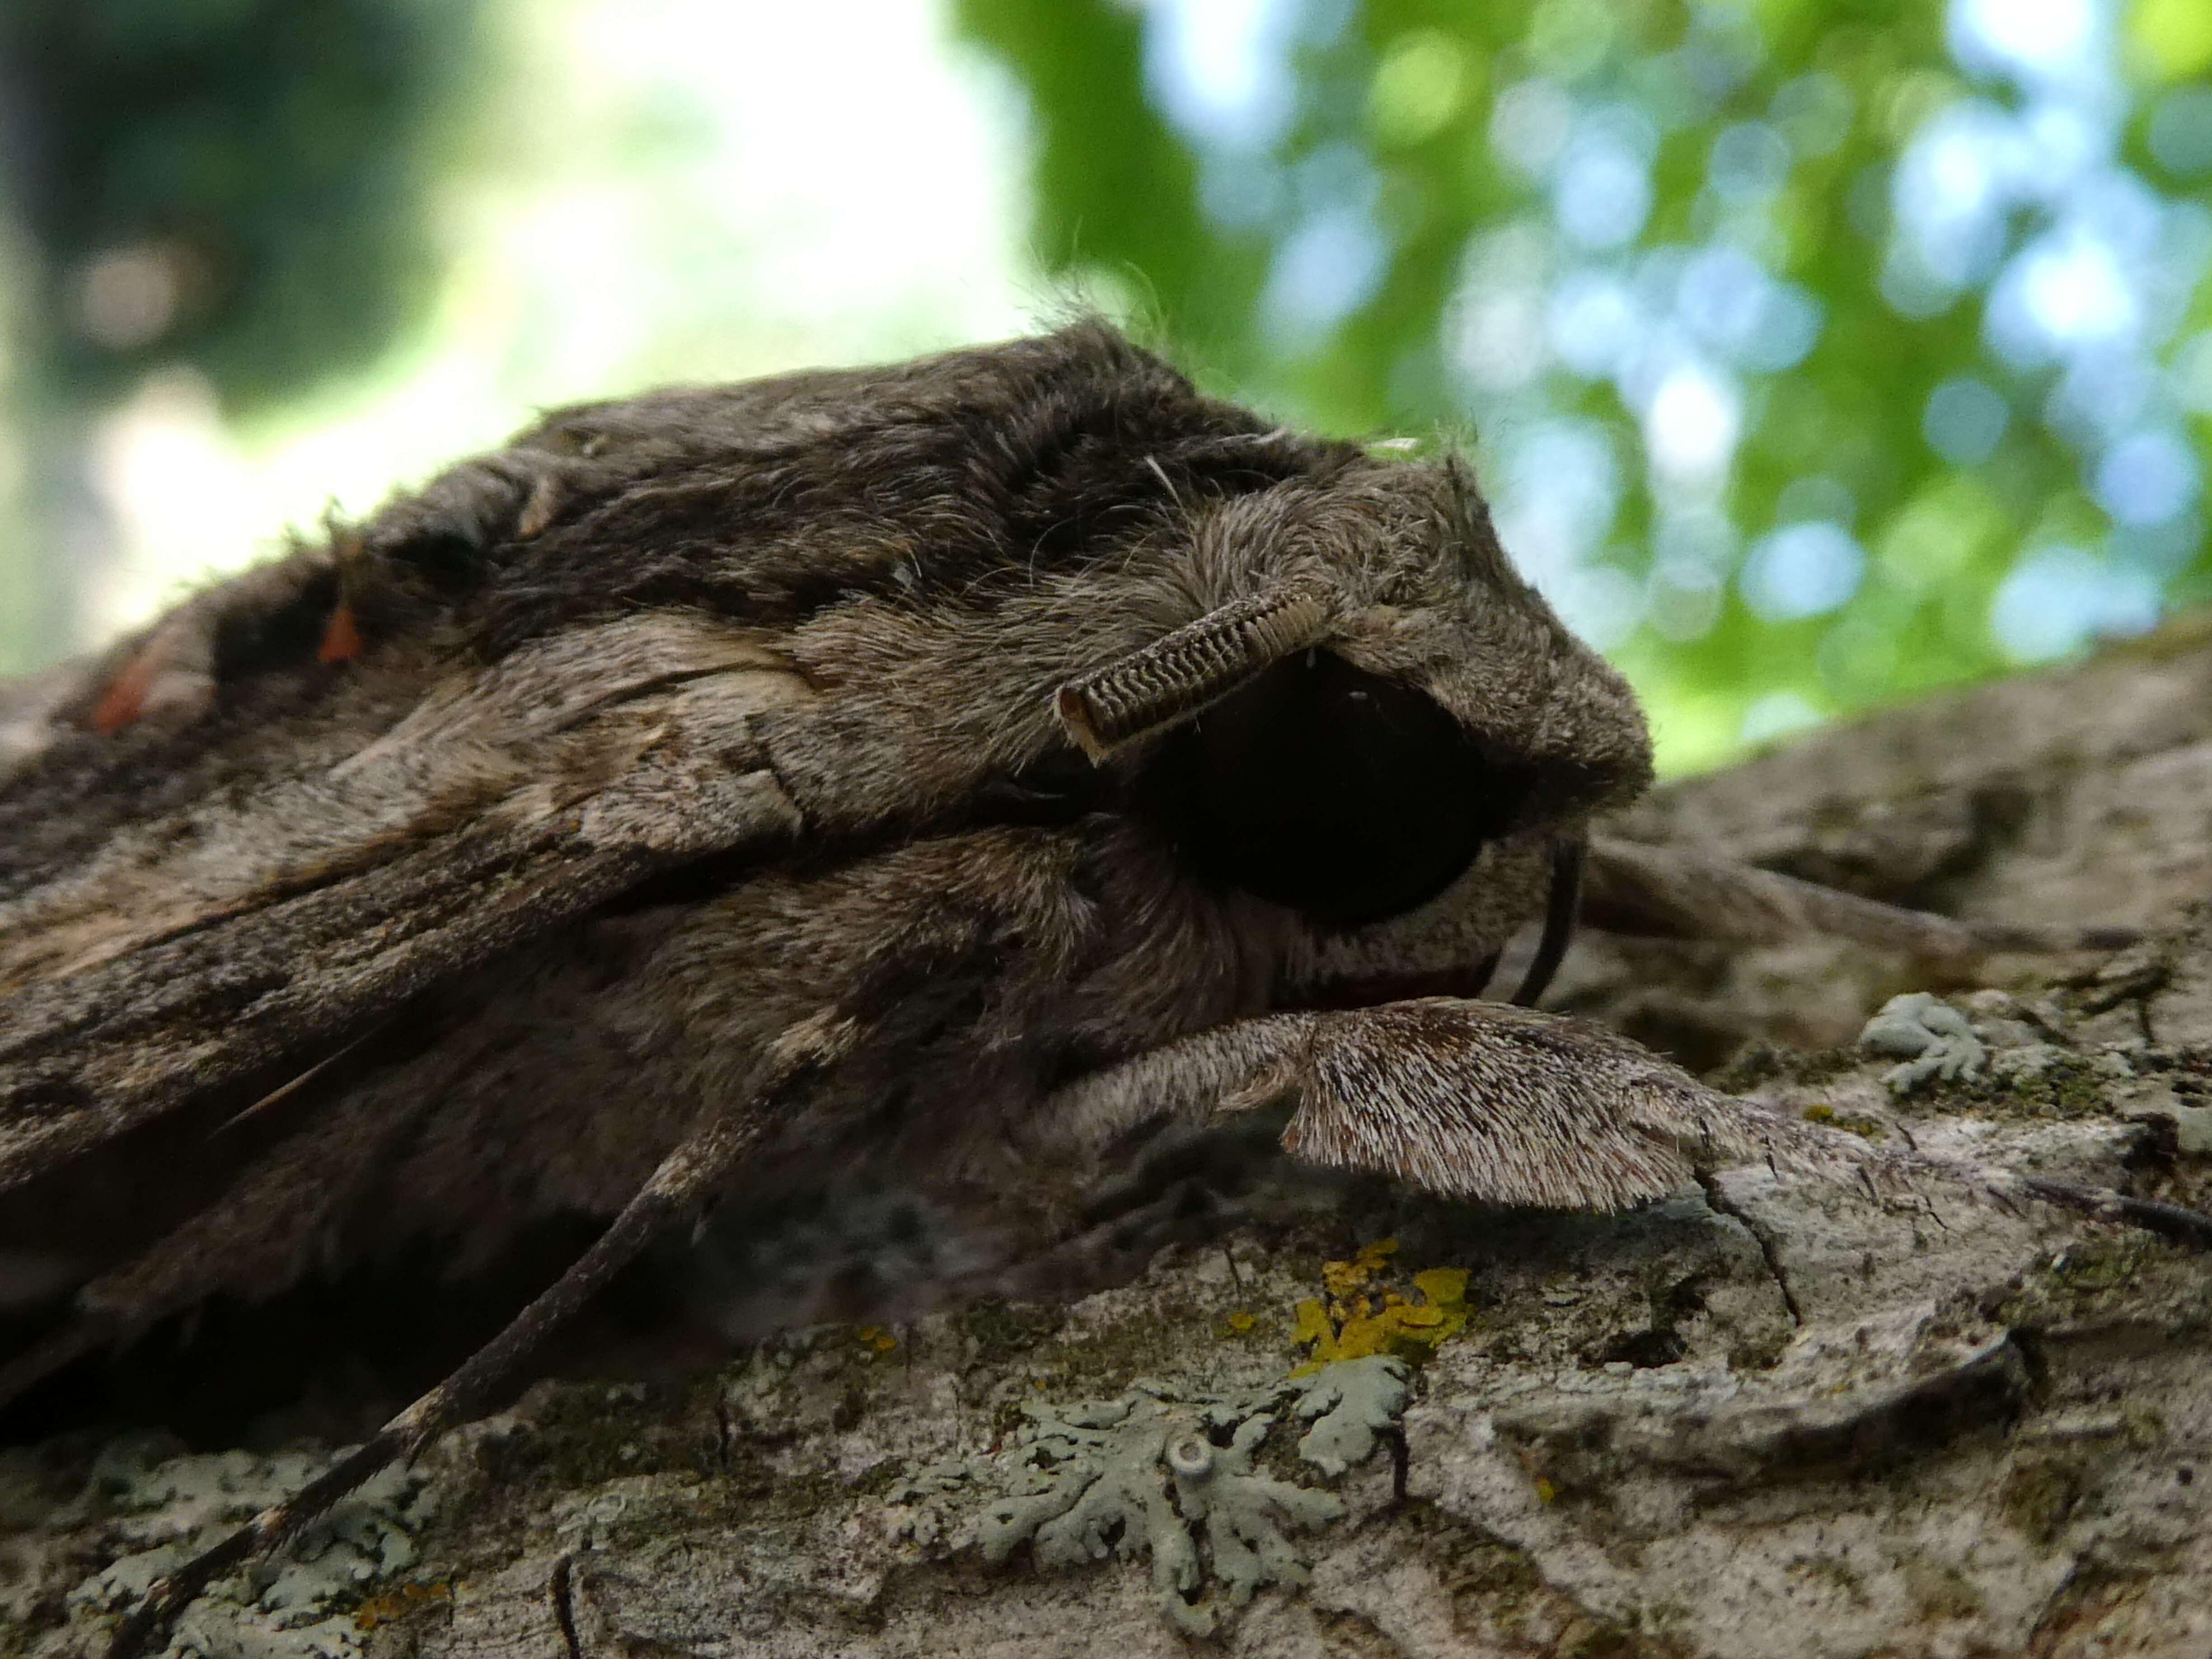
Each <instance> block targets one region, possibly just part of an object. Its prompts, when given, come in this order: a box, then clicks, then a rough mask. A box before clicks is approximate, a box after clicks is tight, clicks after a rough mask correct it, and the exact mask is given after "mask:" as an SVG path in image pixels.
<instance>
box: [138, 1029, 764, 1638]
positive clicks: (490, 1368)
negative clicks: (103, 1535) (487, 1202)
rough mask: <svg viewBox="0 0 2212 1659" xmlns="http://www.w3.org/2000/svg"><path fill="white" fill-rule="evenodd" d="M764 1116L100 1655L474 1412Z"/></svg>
mask: <svg viewBox="0 0 2212 1659" xmlns="http://www.w3.org/2000/svg"><path fill="white" fill-rule="evenodd" d="M797 1058H800V1059H801V1060H804V1059H805V1056H803V1055H802V1056H797ZM767 1122H768V1115H767V1114H766V1113H765V1112H764V1111H763V1110H761V1109H758V1108H757V1107H753V1108H750V1109H740V1110H737V1111H729V1110H721V1109H718V1110H716V1111H715V1112H714V1113H713V1114H712V1115H710V1116H709V1118H708V1121H706V1123H705V1124H704V1125H703V1126H702V1127H700V1128H699V1129H697V1130H696V1131H694V1132H693V1133H692V1134H691V1135H690V1137H689V1138H687V1139H685V1140H684V1143H683V1144H682V1145H681V1146H678V1147H677V1149H676V1150H675V1151H674V1152H671V1153H670V1154H669V1155H668V1156H667V1157H666V1158H663V1159H662V1160H661V1163H660V1165H659V1168H658V1169H656V1170H654V1171H653V1176H652V1178H651V1179H650V1180H648V1181H647V1182H646V1184H645V1185H644V1187H642V1188H640V1189H639V1191H638V1193H637V1194H636V1196H635V1197H634V1198H632V1199H631V1200H629V1203H628V1204H626V1205H625V1206H623V1210H622V1212H621V1213H620V1214H619V1215H617V1217H616V1218H614V1220H613V1221H612V1222H611V1223H609V1224H608V1226H607V1229H606V1231H605V1232H603V1233H601V1234H600V1235H599V1237H598V1239H597V1240H596V1241H594V1242H593V1243H592V1246H591V1248H590V1249H587V1250H586V1251H585V1252H584V1254H583V1255H581V1256H580V1257H578V1258H577V1260H576V1261H574V1263H572V1264H571V1265H570V1266H569V1267H568V1271H567V1272H565V1273H562V1275H561V1277H560V1278H559V1279H556V1280H554V1282H553V1283H552V1284H551V1285H550V1286H548V1287H547V1288H546V1289H545V1290H544V1291H541V1292H540V1293H539V1294H538V1297H537V1298H536V1299H535V1300H534V1301H532V1303H531V1304H530V1305H529V1306H528V1307H526V1308H525V1309H524V1310H522V1311H521V1312H520V1314H517V1315H516V1316H514V1318H513V1319H512V1320H510V1321H509V1322H507V1326H506V1328H504V1329H502V1330H501V1332H500V1333H499V1334H498V1335H496V1336H495V1337H493V1338H492V1339H491V1340H490V1341H489V1342H487V1343H485V1344H484V1345H483V1347H481V1348H479V1349H477V1351H476V1352H475V1353H473V1354H471V1356H470V1357H469V1358H467V1359H465V1360H464V1361H463V1362H462V1363H461V1364H460V1366H459V1368H458V1369H457V1370H454V1371H453V1374H452V1375H451V1376H448V1377H447V1378H446V1380H445V1381H444V1382H442V1383H439V1384H438V1385H437V1386H436V1387H435V1388H434V1389H431V1390H430V1391H429V1392H428V1393H427V1394H425V1395H422V1397H421V1398H420V1399H418V1400H417V1401H415V1403H414V1404H413V1405H411V1406H410V1407H407V1409H406V1410H404V1411H403V1412H401V1413H399V1414H398V1416H397V1417H395V1418H393V1419H392V1420H391V1421H390V1422H388V1423H386V1425H384V1426H383V1427H382V1428H381V1429H380V1430H378V1431H376V1433H375V1434H374V1435H372V1436H371V1437H369V1438H368V1440H367V1441H365V1442H363V1443H362V1444H361V1445H359V1446H357V1447H356V1448H355V1449H353V1450H352V1451H351V1452H349V1453H348V1454H347V1455H345V1456H344V1457H343V1458H341V1459H340V1460H339V1461H338V1462H337V1463H336V1464H334V1465H333V1466H331V1468H329V1469H327V1470H325V1472H324V1473H323V1474H320V1475H319V1476H317V1477H316V1478H315V1479H314V1480H311V1481H309V1482H308V1483H307V1485H306V1486H303V1487H301V1489H300V1490H299V1491H298V1492H295V1493H294V1494H293V1495H292V1496H291V1497H289V1498H286V1499H284V1500H283V1502H282V1503H278V1504H271V1505H270V1507H269V1508H267V1509H265V1510H262V1511H261V1513H260V1514H258V1515H257V1516H254V1517H253V1519H252V1520H251V1521H249V1522H246V1525H244V1526H243V1527H240V1528H239V1529H238V1530H237V1531H236V1532H234V1533H232V1534H230V1536H229V1537H228V1538H226V1539H224V1540H223V1541H222V1542H221V1543H219V1544H217V1545H216V1546H215V1547H213V1548H211V1549H208V1550H205V1551H204V1552H202V1553H200V1554H199V1555H197V1556H196V1557H195V1558H194V1559H192V1560H191V1561H189V1562H187V1563H186V1564H185V1565H184V1566H182V1567H180V1568H179V1569H178V1570H177V1571H175V1572H173V1573H171V1574H169V1575H168V1576H167V1577H165V1578H162V1579H161V1580H160V1581H159V1582H158V1583H155V1585H154V1586H153V1588H152V1589H149V1590H148V1591H147V1592H146V1595H145V1598H144V1599H143V1601H141V1602H140V1603H139V1604H138V1606H137V1607H136V1608H135V1609H133V1611H132V1612H131V1616H130V1617H129V1618H128V1619H126V1620H125V1621H124V1622H123V1625H122V1626H121V1628H120V1629H118V1631H117V1632H116V1633H115V1639H114V1641H113V1643H112V1644H111V1645H110V1647H109V1649H108V1659H136V1656H137V1654H139V1653H140V1652H142V1651H143V1650H144V1649H145V1648H146V1647H147V1646H149V1644H151V1643H152V1642H154V1641H155V1640H156V1639H158V1638H160V1637H161V1636H162V1635H165V1634H166V1633H167V1631H168V1629H169V1627H170V1626H171V1625H172V1624H173V1623H174V1622H175V1620H176V1618H177V1616H178V1614H179V1613H182V1612H183V1611H184V1609H185V1607H187V1606H189V1605H190V1604H191V1601H192V1600H193V1598H195V1597H196V1596H197V1595H199V1594H200V1593H201V1592H202V1591H203V1590H204V1589H206V1588H207V1587H208V1585H209V1584H210V1583H213V1582H214V1581H215V1580H216V1578H218V1577H221V1576H222V1574H224V1573H226V1572H228V1571H230V1570H231V1569H232V1568H233V1567H234V1566H236V1565H239V1564H240V1562H242V1561H245V1560H246V1559H250V1558H251V1557H252V1556H254V1555H257V1554H259V1553H262V1552H263V1551H264V1550H269V1549H273V1548H276V1547H279V1546H281V1545H283V1544H284V1543H286V1542H288V1541H290V1540H291V1539H293V1538H294V1537H296V1536H297V1535H298V1534H300V1533H301V1531H302V1530H303V1529H304V1528H307V1527H309V1526H312V1525H313V1523H314V1522H316V1521H317V1520H319V1519H320V1518H321V1517H322V1516H324V1515H325V1514H326V1513H327V1512H328V1511H329V1510H330V1509H331V1506H332V1505H333V1504H337V1502H339V1500H341V1499H342V1498H344V1497H345V1495H346V1494H347V1493H348V1492H351V1491H353V1490H354V1488H355V1487H356V1486H360V1485H361V1483H362V1481H364V1480H368V1478H369V1477H370V1476H371V1475H373V1474H375V1473H376V1472H377V1471H378V1470H380V1469H381V1468H385V1467H386V1465H387V1464H390V1463H392V1462H398V1461H400V1460H403V1459H406V1458H411V1457H413V1456H414V1455H416V1453H417V1452H419V1451H420V1450H421V1449H422V1448H423V1447H424V1446H425V1445H426V1444H428V1443H429V1442H430V1441H431V1440H432V1439H433V1438H434V1437H436V1436H437V1434H438V1433H439V1432H440V1431H442V1430H443V1429H445V1428H446V1427H447V1426H448V1425H451V1424H453V1423H454V1422H455V1421H457V1420H459V1419H461V1418H464V1417H466V1416H468V1415H470V1414H471V1413H474V1412H476V1411H477V1410H480V1409H481V1408H482V1407H483V1404H484V1403H485V1401H487V1399H489V1397H490V1396H491V1395H493V1394H494V1393H495V1391H496V1390H497V1389H499V1388H500V1387H501V1385H502V1384H504V1383H507V1381H509V1380H510V1379H511V1378H512V1377H513V1375H514V1373H515V1371H516V1370H518V1369H519V1368H520V1365H521V1364H522V1363H523V1362H524V1361H525V1360H526V1359H527V1358H529V1356H530V1355H531V1353H532V1352H534V1351H535V1350H536V1348H537V1347H538V1344H539V1343H540V1342H542V1341H544V1339H545V1338H546V1336H547V1335H549V1334H550V1333H551V1332H552V1331H553V1330H554V1329H556V1328H557V1327H559V1326H560V1325H562V1323H564V1322H566V1321H567V1320H568V1319H569V1318H570V1317H571V1316H574V1314H575V1312H576V1311H577V1310H578V1309H580V1307H582V1306H583V1304H585V1303H586V1301H588V1300H589V1299H590V1298H591V1297H592V1296H594V1295H595V1294H597V1293H598V1292H599V1291H600V1290H601V1289H603V1288H604V1287H605V1285H606V1284H607V1281H608V1280H610V1279H612V1278H613V1277H614V1276H615V1274H617V1273H619V1272H621V1271H622V1269H623V1268H624V1267H628V1266H629V1264H630V1263H631V1262H632V1261H635V1260H636V1259H637V1258H638V1256H639V1255H641V1254H642V1253H643V1252H644V1251H645V1249H646V1248H647V1246H648V1245H650V1244H651V1243H653V1241H654V1240H655V1239H657V1238H659V1237H661V1235H662V1234H664V1233H665V1232H667V1231H669V1230H670V1229H671V1227H672V1226H674V1225H676V1224H677V1223H678V1222H679V1221H680V1220H681V1219H682V1218H683V1216H684V1212H686V1211H687V1210H688V1209H689V1208H690V1206H691V1205H692V1204H693V1203H694V1202H695V1201H696V1200H698V1199H699V1198H700V1197H702V1195H704V1194H706V1193H707V1192H708V1191H709V1190H711V1189H712V1188H714V1186H715V1185H716V1184H717V1183H719V1182H721V1181H722V1180H723V1179H724V1177H726V1176H727V1175H728V1174H729V1172H730V1171H731V1170H732V1168H733V1167H735V1165H736V1164H738V1161H739V1160H740V1159H741V1158H743V1157H744V1154H745V1152H747V1151H748V1150H749V1149H750V1147H751V1146H753V1145H754V1144H755V1143H756V1142H757V1140H758V1139H760V1137H761V1134H762V1133H763V1129H764V1128H765V1127H766V1125H767Z"/></svg>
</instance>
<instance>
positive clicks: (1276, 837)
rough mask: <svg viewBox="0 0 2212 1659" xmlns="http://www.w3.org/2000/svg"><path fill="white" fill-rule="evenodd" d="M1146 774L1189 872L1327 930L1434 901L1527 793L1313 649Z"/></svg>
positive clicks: (1185, 733)
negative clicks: (1192, 870)
mask: <svg viewBox="0 0 2212 1659" xmlns="http://www.w3.org/2000/svg"><path fill="white" fill-rule="evenodd" d="M1155 767H1156V770H1155V773H1154V775H1153V777H1152V780H1151V781H1152V786H1153V791H1154V793H1153V799H1154V801H1155V802H1156V803H1157V808H1158V811H1160V812H1161V814H1162V816H1163V817H1164V818H1165V820H1166V823H1167V828H1168V831H1169V833H1170V835H1171V836H1173V837H1174V839H1175V842H1176V846H1177V848H1179V849H1180V850H1181V852H1182V854H1183V856H1184V857H1186V858H1188V860H1190V861H1191V862H1192V863H1193V864H1194V866H1196V868H1197V870H1198V872H1199V873H1200V875H1202V876H1203V877H1205V878H1206V879H1207V880H1209V881H1212V882H1214V883H1216V884H1219V885H1223V886H1229V887H1237V888H1241V889H1243V890H1244V891H1246V892H1248V893H1253V894H1256V895H1257V896H1260V897H1261V898H1264V899H1268V900H1272V901H1273V902H1275V903H1278V904H1283V905H1288V906H1290V907H1291V908H1293V909H1297V910H1299V911H1302V912H1304V914H1305V915H1309V916H1310V917H1312V918H1313V919H1314V920H1316V921H1322V922H1327V923H1329V924H1332V925H1335V926H1352V925H1356V924H1358V923H1360V922H1367V921H1380V920H1382V919H1383V918H1384V917H1386V916H1393V915H1398V914H1399V913H1400V912H1401V911H1405V910H1410V909H1412V908H1413V907H1414V906H1415V905H1417V904H1420V903H1423V902H1425V901H1427V900H1429V899H1431V898H1434V897H1435V896H1437V894H1438V893H1440V892H1442V891H1443V890H1444V889H1445V888H1446V887H1448V886H1449V885H1450V884H1451V883H1452V881H1453V880H1454V879H1455V878H1456V877H1457V876H1458V875H1459V874H1460V872H1462V871H1463V870H1465V869H1466V868H1467V866H1468V865H1469V864H1470V863H1471V862H1473V861H1474V855H1475V854H1477V853H1478V852H1480V850H1481V848H1482V844H1483V843H1484V842H1486V841H1489V840H1492V839H1494V838H1495V837H1496V836H1498V835H1500V834H1502V833H1503V832H1504V830H1505V829H1507V828H1508V827H1509V825H1510V823H1511V822H1512V819H1513V817H1514V815H1515V813H1516V811H1518V810H1519V808H1520V807H1521V805H1522V803H1523V802H1524V801H1525V799H1527V795H1528V787H1527V783H1526V781H1525V780H1524V779H1522V778H1521V777H1520V776H1518V775H1516V773H1515V772H1513V771H1512V770H1510V769H1507V768H1505V767H1503V766H1500V765H1498V764H1497V763H1493V762H1492V761H1490V760H1488V759H1486V757H1484V756H1483V754H1482V753H1481V751H1480V750H1479V749H1478V748H1477V747H1476V746H1475V744H1474V743H1473V742H1471V741H1470V740H1469V739H1468V736H1467V734H1466V733H1465V732H1462V730H1461V729H1460V726H1459V724H1458V722H1457V721H1455V720H1453V719H1452V717H1451V716H1450V715H1449V714H1446V713H1445V712H1444V711H1443V709H1442V708H1438V707H1437V704H1436V703H1435V702H1432V701H1431V699H1430V698H1428V697H1427V696H1424V695H1422V694H1421V693H1420V692H1419V691H1416V690H1413V688H1412V687H1410V686H1406V685H1401V684H1397V683H1396V682H1395V681H1393V680H1387V679H1383V678H1380V677H1378V676H1376V675H1374V674H1370V673H1366V672H1364V671H1362V670H1360V669H1358V668H1355V667H1353V666H1352V665H1351V664H1350V663H1348V662H1346V661H1345V660H1344V659H1342V658H1341V657H1338V656H1334V655H1333V654H1331V653H1328V652H1326V651H1316V652H1308V653H1303V654H1301V655H1299V656H1297V657H1294V658H1291V659H1289V660H1287V661H1285V662H1281V663H1278V664H1277V665H1275V666H1274V667H1273V668H1271V669H1269V670H1268V671H1267V672H1266V673H1264V674H1262V675H1261V677H1260V678H1258V679H1256V680H1255V681H1253V683H1252V684H1249V685H1248V686H1245V687H1243V689H1242V690H1238V691H1237V692H1234V693H1232V694H1231V696H1227V697H1225V698H1224V699H1222V701H1221V702H1218V703H1216V704H1214V705H1213V706H1212V708H1208V709H1207V710H1206V712H1205V714H1202V715H1200V717H1199V718H1198V719H1197V720H1194V721H1193V722H1192V723H1191V724H1190V725H1189V726H1186V727H1184V728H1183V729H1182V731H1181V732H1177V733H1176V735H1175V736H1174V737H1173V738H1170V740H1169V742H1168V743H1167V744H1166V746H1165V748H1164V750H1163V752H1162V754H1161V755H1160V757H1159V758H1158V761H1157V762H1156V763H1155Z"/></svg>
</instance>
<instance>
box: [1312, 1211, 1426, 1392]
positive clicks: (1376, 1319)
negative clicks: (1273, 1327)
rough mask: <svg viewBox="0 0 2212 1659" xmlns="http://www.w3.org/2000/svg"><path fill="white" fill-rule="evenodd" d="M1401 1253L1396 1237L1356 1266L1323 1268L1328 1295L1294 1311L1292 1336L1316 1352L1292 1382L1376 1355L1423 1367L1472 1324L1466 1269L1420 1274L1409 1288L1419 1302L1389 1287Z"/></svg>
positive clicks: (1365, 1253) (1366, 1252)
mask: <svg viewBox="0 0 2212 1659" xmlns="http://www.w3.org/2000/svg"><path fill="white" fill-rule="evenodd" d="M1397 1252H1398V1241H1397V1240H1396V1239H1395V1238H1384V1239H1378V1240H1376V1242H1375V1243H1372V1244H1370V1245H1368V1246H1367V1247H1366V1248H1365V1249H1363V1250H1361V1251H1360V1252H1359V1253H1358V1255H1355V1256H1354V1257H1352V1260H1351V1261H1329V1262H1324V1263H1323V1264H1322V1270H1321V1282H1322V1290H1323V1291H1324V1292H1325V1294H1324V1295H1322V1296H1320V1297H1312V1298H1310V1299H1309V1300H1307V1301H1304V1302H1301V1303H1299V1304H1297V1309H1296V1310H1295V1317H1296V1323H1295V1325H1294V1326H1293V1328H1292V1331H1291V1335H1292V1337H1293V1339H1294V1340H1297V1341H1298V1342H1301V1343H1304V1344H1308V1345H1310V1347H1311V1350H1312V1352H1311V1353H1310V1357H1309V1358H1308V1359H1307V1361H1306V1363H1305V1364H1303V1365H1301V1366H1299V1367H1298V1368H1297V1370H1294V1371H1292V1372H1291V1376H1305V1375H1308V1374H1309V1373H1311V1372H1313V1371H1317V1370H1320V1369H1321V1368H1322V1366H1323V1365H1326V1364H1331V1363H1332V1362H1334V1361H1335V1360H1340V1359H1364V1358H1367V1357H1368V1356H1370V1355H1371V1354H1394V1355H1395V1356H1396V1357H1397V1358H1401V1359H1406V1360H1411V1361H1413V1362H1415V1363H1419V1361H1421V1360H1424V1359H1426V1358H1428V1357H1429V1356H1430V1355H1431V1354H1432V1353H1434V1352H1436V1350H1437V1346H1439V1345H1440V1344H1442V1343H1443V1340H1444V1339H1445V1338H1446V1337H1449V1336H1451V1335H1453V1334H1455V1333H1456V1332H1458V1331H1459V1330H1460V1329H1462V1328H1463V1327H1464V1326H1465V1325H1466V1324H1467V1281H1468V1271H1467V1269H1466V1268H1464V1267H1428V1268H1425V1269H1423V1270H1422V1271H1421V1272H1419V1273H1414V1274H1413V1275H1412V1277H1411V1278H1410V1279H1408V1280H1407V1283H1408V1284H1409V1285H1411V1286H1412V1288H1413V1293H1414V1297H1418V1298H1419V1299H1418V1300H1415V1299H1413V1297H1408V1296H1407V1294H1406V1293H1405V1291H1402V1290H1401V1289H1400V1288H1399V1287H1398V1286H1397V1285H1394V1284H1391V1283H1389V1279H1388V1275H1389V1267H1390V1258H1391V1257H1392V1256H1393V1255H1396V1254H1397Z"/></svg>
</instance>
